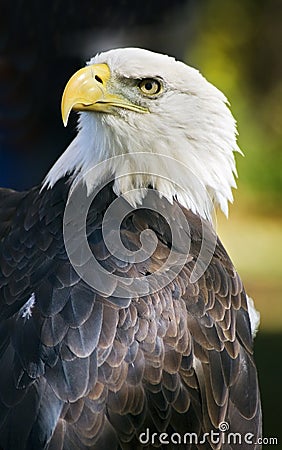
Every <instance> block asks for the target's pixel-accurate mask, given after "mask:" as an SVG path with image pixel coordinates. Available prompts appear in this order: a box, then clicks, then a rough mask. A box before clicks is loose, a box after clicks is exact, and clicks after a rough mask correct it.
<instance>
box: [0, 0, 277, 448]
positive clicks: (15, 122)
mask: <svg viewBox="0 0 282 450" xmlns="http://www.w3.org/2000/svg"><path fill="white" fill-rule="evenodd" d="M281 24H282V2H281V0H269V1H267V2H266V1H264V0H244V1H238V0H174V1H173V2H172V1H168V0H162V1H160V0H155V1H146V2H133V1H132V0H123V1H120V2H116V1H115V0H111V1H110V0H104V1H103V2H101V1H98V0H91V1H90V0H83V1H82V0H79V1H78V0H70V1H66V0H49V1H48V2H38V1H35V0H34V1H32V0H25V1H23V0H13V1H12V2H5V0H1V1H0V185H1V186H7V187H11V188H14V189H27V188H29V187H31V186H33V185H34V184H37V183H39V182H40V181H41V180H42V178H43V177H44V176H45V174H46V173H47V171H48V169H49V168H50V167H51V165H52V164H53V163H54V161H55V160H56V159H57V157H58V156H59V154H61V153H62V151H63V150H64V149H65V148H66V146H67V145H68V144H69V142H70V141H71V140H72V138H73V137H74V135H75V124H76V118H75V115H74V114H73V115H72V116H71V120H70V124H69V126H68V128H67V129H65V128H64V127H63V125H62V121H61V118H60V99H61V94H62V91H63V88H64V85H65V83H66V82H67V80H68V79H69V77H70V76H71V75H72V74H73V72H74V71H75V70H77V69H78V68H80V67H81V65H82V64H84V61H85V60H87V59H89V58H90V57H91V56H92V55H94V54H95V53H96V52H98V51H102V50H107V49H109V48H114V47H124V46H138V47H145V48H148V49H151V50H154V51H158V52H163V53H167V54H170V55H173V56H175V57H176V58H178V59H182V60H184V61H185V62H187V63H188V64H190V65H192V66H195V67H197V68H198V69H200V71H201V72H202V73H203V74H204V75H205V77H206V78H207V79H208V80H209V81H211V82H212V83H213V84H215V85H216V86H217V87H218V88H219V89H221V90H222V91H223V92H224V93H225V94H226V95H227V97H228V98H229V100H230V103H231V105H232V111H233V113H234V115H235V117H236V119H237V121H238V129H239V138H238V140H239V145H240V147H241V148H242V150H243V152H244V154H245V157H242V156H240V155H238V157H237V163H238V171H239V179H238V190H237V191H236V192H235V204H234V205H233V206H231V209H230V218H229V220H228V221H227V220H226V219H225V218H223V217H222V216H219V217H218V232H219V234H220V236H221V239H222V241H223V243H224V244H225V246H226V248H227V250H228V251H229V253H230V255H231V257H232V259H233V261H234V263H235V265H236V267H237V268H238V270H239V272H240V274H241V276H242V278H243V280H244V283H245V286H246V289H247V291H248V293H249V295H250V296H252V297H253V298H254V299H255V303H256V306H257V308H258V309H259V310H260V313H261V327H260V331H259V333H258V335H257V338H256V342H255V356H256V361H257V366H258V370H259V378H260V383H261V390H262V401H263V411H264V436H266V437H268V436H277V437H279V435H280V444H279V448H282V436H281V406H280V405H281V402H282V382H281V379H282V362H281V357H282V302H281V293H282V267H281V266H282V264H281V256H282V254H281V253H282V252H281V249H282V226H281V225H282V214H281V204H282V202H281V200H282V199H281V192H282V25H281ZM265 448H267V446H265Z"/></svg>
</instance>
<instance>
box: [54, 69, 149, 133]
mask: <svg viewBox="0 0 282 450" xmlns="http://www.w3.org/2000/svg"><path fill="white" fill-rule="evenodd" d="M110 79H111V72H110V69H109V66H108V65H107V64H92V65H90V66H86V67H84V68H83V69H80V70H78V71H77V72H76V73H75V74H74V75H73V76H72V77H71V78H70V80H69V81H68V83H67V85H66V87H65V90H64V93H63V97H62V105H61V111H62V119H63V122H64V125H65V126H67V123H68V118H69V115H70V112H71V110H72V109H73V110H75V111H85V110H87V111H100V112H106V113H107V112H108V113H109V112H112V111H113V109H112V107H119V108H125V109H129V110H131V111H136V112H143V113H145V112H148V109H147V108H144V107H142V106H139V105H135V104H134V103H131V102H130V101H129V100H127V99H126V98H124V97H122V96H121V95H120V94H119V95H115V94H114V93H112V92H109V91H108V87H109V82H110ZM111 87H112V85H111Z"/></svg>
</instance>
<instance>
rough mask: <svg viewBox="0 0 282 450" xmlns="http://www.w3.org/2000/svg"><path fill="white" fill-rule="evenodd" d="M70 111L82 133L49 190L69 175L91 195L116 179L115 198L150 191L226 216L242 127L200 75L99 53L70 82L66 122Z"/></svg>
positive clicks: (136, 56)
mask: <svg viewBox="0 0 282 450" xmlns="http://www.w3.org/2000/svg"><path fill="white" fill-rule="evenodd" d="M72 110H75V111H79V114H80V116H79V121H78V134H77V136H76V138H75V139H74V141H73V142H72V143H71V144H70V146H69V147H68V149H67V150H66V151H65V153H64V154H63V155H62V156H61V158H60V159H59V160H58V161H57V163H56V164H55V165H54V166H53V168H52V169H51V171H50V172H49V174H48V175H47V177H46V179H45V183H44V186H47V187H52V186H53V185H54V184H55V182H56V181H57V180H58V179H59V178H61V177H62V176H64V175H65V174H66V173H71V174H72V176H73V179H74V180H75V179H77V178H79V179H81V178H82V179H83V180H84V181H85V183H86V184H87V189H88V192H92V191H93V189H94V188H95V187H97V185H99V183H101V182H102V181H103V180H105V179H107V178H109V177H113V179H114V190H115V192H116V194H117V195H125V196H126V199H127V200H128V201H129V202H130V203H131V204H132V205H134V206H136V205H137V204H139V203H141V202H142V199H143V197H144V196H145V195H146V192H147V189H148V188H149V187H150V188H154V189H156V190H157V191H158V192H159V193H160V195H161V196H162V195H164V196H165V197H166V198H167V199H168V200H169V201H173V199H176V200H178V201H179V202H180V203H181V204H183V205H184V206H185V207H187V208H189V209H192V210H193V212H196V213H197V214H199V215H200V216H202V217H205V218H208V219H210V218H211V213H212V208H213V206H219V207H220V208H221V210H222V211H223V212H224V213H225V214H226V215H227V214H228V201H232V200H233V197H232V188H233V187H236V183H235V179H234V177H235V176H236V166H235V159H234V152H235V151H240V150H239V148H238V146H237V142H236V135H237V131H236V122H235V120H234V118H233V116H232V114H231V112H230V109H229V107H228V104H227V99H226V97H225V96H224V95H223V94H222V92H220V91H219V90H218V89H217V88H216V87H214V86H213V85H212V84H211V83H209V82H208V81H207V80H206V79H205V78H204V77H203V76H202V75H201V74H200V73H199V72H198V70H196V69H194V68H192V67H190V66H188V65H186V64H184V63H183V62H180V61H176V60H175V59H174V58H172V57H169V56H166V55H162V54H158V53H154V52H151V51H148V50H144V49H140V48H122V49H114V50H110V51H107V52H104V53H100V54H97V55H96V56H94V57H93V58H92V59H91V60H90V61H89V62H88V63H87V65H86V66H85V67H84V68H82V69H80V70H78V72H76V73H75V74H74V75H73V76H72V77H71V78H70V80H69V82H68V83H67V85H66V88H65V90H64V93H63V97H62V118H63V122H64V124H65V125H66V124H67V122H68V118H69V114H70V112H71V111H72ZM101 162H106V164H104V165H103V169H101V172H100V173H99V175H98V176H97V171H95V176H93V175H92V174H93V171H92V169H93V168H94V167H97V165H98V164H100V163H101ZM101 167H102V166H101Z"/></svg>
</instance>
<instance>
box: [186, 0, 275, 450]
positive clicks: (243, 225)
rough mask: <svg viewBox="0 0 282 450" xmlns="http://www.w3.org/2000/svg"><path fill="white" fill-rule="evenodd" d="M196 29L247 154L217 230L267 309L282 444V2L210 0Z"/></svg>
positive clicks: (265, 344)
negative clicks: (227, 211) (229, 106)
mask: <svg viewBox="0 0 282 450" xmlns="http://www.w3.org/2000/svg"><path fill="white" fill-rule="evenodd" d="M196 28H197V36H196V39H195V42H194V44H193V46H192V48H191V50H190V51H189V54H187V60H189V62H190V63H191V62H192V64H193V65H195V66H196V67H198V68H200V70H201V72H203V74H204V75H205V76H206V77H207V78H208V79H209V80H210V81H211V82H212V83H213V84H215V85H216V86H217V87H219V88H220V89H221V90H222V91H223V92H224V93H225V94H226V96H227V97H228V99H229V101H230V103H231V109H232V112H233V114H234V116H235V118H236V119H237V122H238V130H239V137H238V141H239V145H240V148H241V149H242V151H243V152H244V154H245V156H244V157H242V156H240V155H239V154H238V155H237V167H238V173H239V178H238V190H237V191H235V192H234V197H235V202H234V205H232V206H231V207H230V216H229V220H226V219H225V218H224V217H223V216H222V215H219V217H218V224H217V225H218V228H217V229H218V233H219V235H220V237H221V240H222V241H223V243H224V245H225V247H226V248H227V250H228V252H229V254H230V256H231V258H232V259H233V261H234V263H235V266H236V268H237V269H238V271H239V273H240V275H241V277H242V279H243V281H244V284H245V287H246V290H247V292H248V294H249V295H250V296H251V297H252V298H253V299H254V301H255V305H256V307H257V309H258V310H259V311H260V314H261V325H260V331H259V333H258V335H257V338H256V340H255V356H256V361H257V365H258V371H259V378H260V383H261V390H262V404H263V417H264V436H266V437H267V436H277V437H279V441H280V442H279V448H282V439H281V413H280V405H281V401H282V388H281V379H282V362H281V356H282V334H281V331H282V301H281V300H282V299H281V297H282V262H281V256H282V214H281V213H282V195H281V194H282V2H278V1H276V2H275V1H270V2H263V1H253V0H246V1H244V2H243V1H241V2H240V1H236V0H229V1H224V0H216V1H207V2H204V4H203V9H202V11H201V14H200V15H199V16H198V20H197V26H196ZM264 448H267V446H265V447H264Z"/></svg>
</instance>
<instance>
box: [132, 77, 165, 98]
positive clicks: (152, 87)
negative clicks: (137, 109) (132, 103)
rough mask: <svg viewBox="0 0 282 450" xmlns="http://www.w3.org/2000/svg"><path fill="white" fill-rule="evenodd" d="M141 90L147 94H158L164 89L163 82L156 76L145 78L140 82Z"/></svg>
mask: <svg viewBox="0 0 282 450" xmlns="http://www.w3.org/2000/svg"><path fill="white" fill-rule="evenodd" d="M138 86H139V89H140V91H141V92H142V93H143V94H145V95H157V94H159V93H160V92H161V90H162V84H161V82H160V81H159V80H156V79H155V78H144V79H143V80H141V81H140V82H139V84H138Z"/></svg>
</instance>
